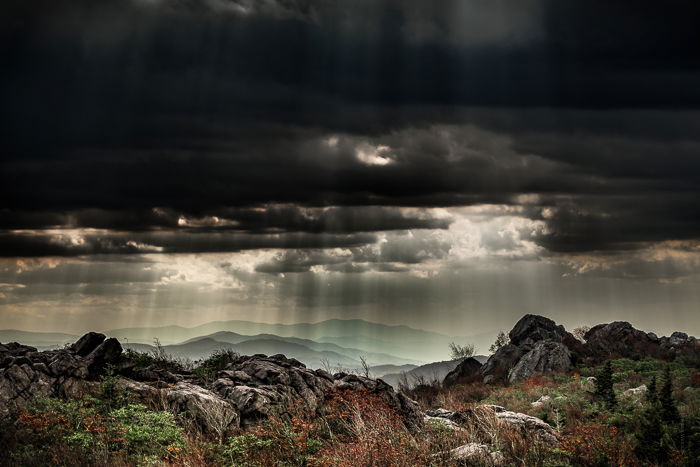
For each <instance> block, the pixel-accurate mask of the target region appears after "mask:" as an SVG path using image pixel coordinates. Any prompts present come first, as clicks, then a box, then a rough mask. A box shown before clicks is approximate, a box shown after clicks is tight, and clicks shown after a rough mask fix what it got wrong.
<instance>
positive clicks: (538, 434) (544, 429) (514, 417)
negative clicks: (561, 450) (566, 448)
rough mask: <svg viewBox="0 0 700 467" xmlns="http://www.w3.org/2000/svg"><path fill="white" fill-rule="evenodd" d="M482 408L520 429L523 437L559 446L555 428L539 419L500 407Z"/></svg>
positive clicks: (485, 406)
mask: <svg viewBox="0 0 700 467" xmlns="http://www.w3.org/2000/svg"><path fill="white" fill-rule="evenodd" d="M480 407H482V408H485V409H489V410H493V412H494V413H495V415H496V418H497V419H498V420H500V421H502V422H505V423H507V424H508V425H510V426H511V427H514V428H518V429H519V430H520V432H521V434H522V435H523V436H526V437H529V438H533V439H537V440H538V441H541V442H543V443H546V444H549V445H551V446H554V447H557V446H559V437H558V436H557V432H556V431H554V428H552V427H551V426H550V425H549V424H547V423H546V422H544V421H543V420H540V419H539V418H537V417H533V416H531V415H526V414H524V413H519V412H511V411H509V410H506V409H505V408H503V407H501V406H498V405H482V406H480Z"/></svg>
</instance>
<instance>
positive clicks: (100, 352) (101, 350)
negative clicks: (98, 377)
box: [85, 337, 122, 374]
mask: <svg viewBox="0 0 700 467" xmlns="http://www.w3.org/2000/svg"><path fill="white" fill-rule="evenodd" d="M121 354H122V345H121V344H120V343H119V341H118V340H117V339H115V338H114V337H110V338H109V339H105V340H104V342H102V343H101V344H100V345H98V346H97V347H95V349H94V350H93V351H92V352H90V353H89V354H88V355H87V356H86V357H85V362H86V363H87V365H88V370H90V372H91V373H93V374H94V373H98V372H100V371H101V370H103V369H104V368H105V367H106V366H107V365H113V364H116V363H117V362H119V359H120V357H121Z"/></svg>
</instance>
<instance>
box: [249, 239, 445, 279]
mask: <svg viewBox="0 0 700 467" xmlns="http://www.w3.org/2000/svg"><path fill="white" fill-rule="evenodd" d="M449 251H450V245H449V244H448V243H447V242H445V241H441V240H439V239H437V238H434V237H431V236H429V235H420V234H406V233H395V234H393V235H391V237H390V238H387V239H386V240H385V241H381V242H380V243H379V244H378V245H368V246H359V247H352V248H345V249H342V250H341V251H332V250H330V251H329V250H325V251H311V252H309V251H298V250H293V251H286V252H283V253H280V254H278V255H276V256H275V257H274V258H273V259H272V260H270V261H268V262H265V263H261V264H259V265H258V266H257V267H256V271H257V272H265V273H270V274H279V273H295V272H296V273H298V272H308V271H310V270H311V268H312V267H314V266H322V267H323V269H325V270H327V271H332V272H346V273H357V272H366V271H380V272H399V271H406V270H407V266H409V265H417V264H420V263H423V262H425V261H429V260H436V259H442V258H444V257H446V256H447V254H448V253H449Z"/></svg>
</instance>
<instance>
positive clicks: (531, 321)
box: [508, 315, 575, 346]
mask: <svg viewBox="0 0 700 467" xmlns="http://www.w3.org/2000/svg"><path fill="white" fill-rule="evenodd" d="M508 336H509V337H510V343H511V344H513V345H517V346H520V345H522V344H530V345H532V344H534V343H535V342H538V341H541V340H545V339H547V340H553V341H556V342H564V341H565V340H568V339H575V338H574V337H573V335H571V334H570V333H568V332H566V329H564V326H561V325H557V323H555V322H554V321H552V320H551V319H549V318H545V317H544V316H538V315H525V316H523V317H522V318H520V320H519V321H518V322H517V323H516V324H515V326H513V329H511V331H510V332H509V333H508Z"/></svg>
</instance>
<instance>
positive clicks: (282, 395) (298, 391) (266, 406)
mask: <svg viewBox="0 0 700 467" xmlns="http://www.w3.org/2000/svg"><path fill="white" fill-rule="evenodd" d="M332 390H350V391H368V392H370V393H372V394H376V395H379V396H380V397H381V398H382V399H383V400H385V401H386V402H387V404H388V405H389V407H391V408H392V409H394V410H395V411H396V412H397V413H398V414H399V415H400V416H401V418H402V420H403V421H404V424H405V425H406V426H407V427H408V428H410V429H415V428H417V427H419V426H420V425H421V424H422V423H423V414H422V413H421V412H420V410H419V408H418V405H417V404H416V403H415V402H414V401H412V400H410V399H408V398H407V397H406V396H404V395H403V394H401V393H397V392H395V391H394V389H393V388H392V387H391V386H389V385H388V384H386V383H385V382H383V381H382V380H375V379H371V378H364V377H361V376H357V375H348V374H345V373H338V374H336V375H331V374H329V373H327V372H326V371H324V370H311V369H308V368H306V366H305V365H304V364H302V363H300V362H299V361H297V360H294V359H288V358H285V357H284V356H283V355H275V356H272V357H266V356H264V355H255V356H252V357H241V358H239V359H238V360H237V361H236V362H234V363H232V364H231V365H229V367H228V368H227V369H226V370H223V371H221V372H220V373H219V378H218V379H217V380H216V381H215V382H214V384H213V391H214V392H216V393H217V394H219V395H220V396H221V397H222V398H224V399H226V400H228V401H231V402H232V403H233V405H234V406H236V408H237V409H238V411H239V413H240V418H241V425H242V426H243V427H249V426H252V425H255V424H256V423H257V422H258V421H259V420H261V419H264V418H267V417H269V416H271V415H274V414H276V413H278V412H279V411H280V410H284V408H286V407H287V406H289V405H290V404H302V406H303V408H305V409H307V410H309V411H312V412H314V411H316V410H318V409H319V408H320V407H321V406H322V405H323V403H324V401H325V399H326V396H327V394H328V393H329V392H330V391H332Z"/></svg>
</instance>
